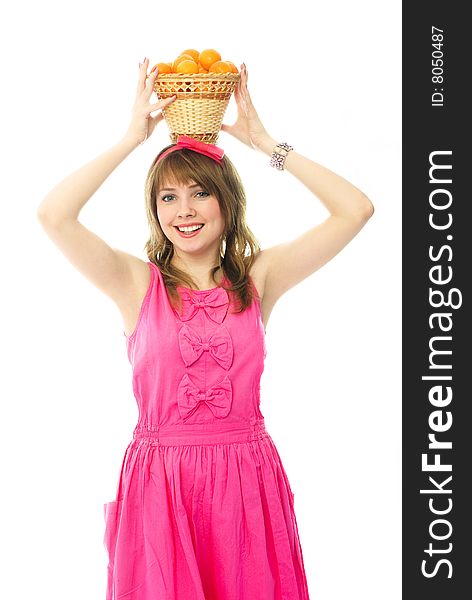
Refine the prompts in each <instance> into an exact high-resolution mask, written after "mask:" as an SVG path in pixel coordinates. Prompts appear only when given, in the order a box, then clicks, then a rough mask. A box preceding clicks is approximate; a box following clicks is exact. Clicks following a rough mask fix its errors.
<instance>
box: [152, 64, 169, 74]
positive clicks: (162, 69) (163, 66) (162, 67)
mask: <svg viewBox="0 0 472 600" xmlns="http://www.w3.org/2000/svg"><path fill="white" fill-rule="evenodd" d="M156 68H157V69H159V74H161V73H172V67H171V66H170V65H169V63H162V62H160V63H157V65H154V66H153V68H152V69H151V73H152V72H153V71H155V69H156Z"/></svg>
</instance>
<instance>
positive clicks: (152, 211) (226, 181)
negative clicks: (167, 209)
mask: <svg viewBox="0 0 472 600" xmlns="http://www.w3.org/2000/svg"><path fill="white" fill-rule="evenodd" d="M171 146H172V144H171V145H170V146H166V147H165V148H163V149H162V150H161V151H160V152H159V154H158V155H157V156H156V158H155V159H154V160H153V162H152V164H151V167H150V168H149V171H148V174H147V177H146V182H145V200H146V216H147V219H148V223H149V230H150V237H149V240H148V241H147V242H146V244H145V246H144V248H145V251H146V254H147V256H148V258H149V261H150V262H153V263H154V264H155V265H156V266H157V267H158V268H159V270H160V271H161V273H162V276H163V279H164V283H165V285H166V288H167V290H168V292H169V295H170V298H171V302H172V304H173V305H174V306H178V307H179V309H180V306H181V302H180V296H179V294H178V292H177V285H184V286H186V287H189V288H196V287H197V286H196V285H195V282H194V281H193V279H192V278H191V276H190V275H188V274H187V273H185V272H184V271H182V270H181V269H178V268H176V267H175V266H173V265H172V264H171V259H172V257H173V255H174V246H173V244H172V243H171V242H170V240H169V239H168V238H167V237H166V235H165V234H164V232H163V231H162V228H161V226H160V223H159V220H158V218H157V202H156V201H157V193H158V191H159V190H160V189H161V187H163V186H164V185H166V184H171V183H172V184H174V185H177V184H180V185H187V184H189V183H191V182H195V183H198V184H199V185H200V186H202V187H203V188H204V189H205V190H206V191H207V192H209V193H210V194H212V195H214V196H215V197H216V198H217V200H218V203H219V205H220V210H221V213H222V215H223V218H224V222H225V228H224V232H223V234H222V236H221V241H220V249H219V264H218V265H215V266H214V267H212V269H211V274H212V279H213V280H214V281H215V274H216V272H217V271H218V269H219V268H220V267H221V269H222V272H223V273H224V275H225V276H226V278H227V280H228V282H229V285H228V286H226V285H225V284H224V282H222V283H221V284H220V285H221V287H223V288H224V289H226V290H227V291H228V292H229V293H230V294H231V295H232V296H231V297H232V298H233V301H235V300H237V301H238V303H239V308H238V309H237V310H236V311H235V312H241V311H243V310H245V309H246V308H247V307H248V306H250V304H251V303H252V301H253V298H254V295H255V294H256V295H257V290H256V289H255V287H254V286H253V285H251V281H250V279H249V271H250V269H251V267H252V265H253V263H254V260H255V257H256V254H257V253H258V252H260V246H259V243H258V241H257V239H256V238H255V236H254V235H253V233H252V231H251V230H250V228H249V227H248V225H247V223H246V194H245V191H244V187H243V184H242V181H241V179H240V177H239V174H238V172H237V171H236V169H235V167H234V165H233V163H232V162H231V161H230V160H229V158H228V157H227V156H226V155H225V156H224V157H223V159H222V162H221V164H218V163H217V162H216V161H215V160H213V159H212V158H210V157H208V156H205V155H203V154H199V153H197V152H194V151H192V150H188V149H187V148H183V149H181V150H177V151H174V152H170V153H169V154H168V155H167V156H166V157H165V158H163V159H162V160H161V161H160V162H159V163H158V162H157V161H158V159H159V156H160V155H161V154H162V153H163V152H164V151H165V150H167V149H168V148H170V147H171ZM216 283H217V282H216V281H215V284H216Z"/></svg>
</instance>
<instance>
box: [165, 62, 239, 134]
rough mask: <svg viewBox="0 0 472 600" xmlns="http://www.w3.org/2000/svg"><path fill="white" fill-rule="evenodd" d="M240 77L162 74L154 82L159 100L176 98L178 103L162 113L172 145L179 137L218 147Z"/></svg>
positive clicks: (233, 75)
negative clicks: (221, 130)
mask: <svg viewBox="0 0 472 600" xmlns="http://www.w3.org/2000/svg"><path fill="white" fill-rule="evenodd" d="M239 78H240V74H239V73H199V74H195V75H184V74H182V73H169V74H167V73H162V74H161V75H158V76H157V78H156V80H155V82H154V91H155V92H156V94H157V97H158V98H159V99H164V98H169V97H170V96H173V95H174V94H176V96H177V99H176V100H175V101H174V102H172V103H171V104H169V106H167V107H166V108H164V109H163V110H162V115H163V116H164V118H165V120H166V122H167V126H168V128H169V134H170V139H171V140H172V143H174V144H175V143H176V142H177V138H178V136H179V135H187V136H188V137H191V138H194V139H195V140H198V141H200V142H205V143H207V144H216V142H217V141H218V135H219V133H220V129H221V124H222V122H223V117H224V114H225V111H226V107H227V106H228V103H229V99H230V98H231V94H232V93H233V92H234V89H235V87H236V85H237V83H238V81H239Z"/></svg>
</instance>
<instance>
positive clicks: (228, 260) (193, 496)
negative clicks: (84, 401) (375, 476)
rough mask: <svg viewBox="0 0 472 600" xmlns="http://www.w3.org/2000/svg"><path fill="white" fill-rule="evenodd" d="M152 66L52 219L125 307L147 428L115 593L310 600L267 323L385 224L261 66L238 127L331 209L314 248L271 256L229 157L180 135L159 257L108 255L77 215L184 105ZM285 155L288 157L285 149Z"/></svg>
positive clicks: (164, 187) (112, 580)
mask: <svg viewBox="0 0 472 600" xmlns="http://www.w3.org/2000/svg"><path fill="white" fill-rule="evenodd" d="M147 68H148V61H147V59H145V61H144V62H143V63H142V64H140V67H139V69H140V70H139V81H138V89H137V94H136V101H135V104H134V109H133V114H132V119H131V123H130V125H129V128H128V130H127V132H126V134H125V135H124V137H123V138H122V139H121V141H120V142H119V143H118V144H116V145H115V146H113V147H112V148H111V149H110V150H108V151H107V152H105V153H104V154H102V155H101V156H99V157H98V158H96V159H95V160H93V161H92V162H90V163H89V164H87V165H85V166H84V167H82V168H81V169H80V170H78V171H77V172H75V173H73V174H72V175H70V176H69V177H68V178H67V179H65V180H64V181H62V182H61V183H60V184H58V185H57V186H56V187H55V188H54V189H53V190H52V191H51V192H50V193H49V194H48V195H47V197H46V198H45V199H44V200H43V202H42V203H41V205H40V207H39V210H38V217H39V219H40V222H41V224H42V225H43V227H44V229H45V231H46V232H47V234H48V235H49V236H50V238H51V239H52V240H53V242H54V243H55V244H56V245H57V246H58V247H59V249H60V250H61V251H62V252H63V253H64V254H65V255H66V256H67V257H68V259H69V260H70V261H71V262H72V263H73V264H74V265H75V267H76V268H77V269H79V270H80V271H81V272H82V273H83V274H84V275H85V276H86V277H87V278H88V279H89V280H90V281H91V282H92V283H94V284H95V285H96V286H97V287H98V288H99V289H101V290H102V291H103V292H104V293H105V294H107V295H108V296H109V297H110V298H111V299H112V300H114V302H115V303H116V305H117V306H118V308H119V309H120V311H121V314H122V317H123V323H124V331H123V333H124V336H125V341H126V346H127V352H128V357H129V360H130V362H131V364H132V367H133V391H134V394H135V397H136V400H137V402H138V406H139V420H138V424H137V425H136V427H135V429H134V432H133V440H132V441H131V442H130V444H129V445H128V447H127V449H126V452H125V456H124V459H123V464H122V468H121V473H120V480H119V484H118V488H117V494H116V498H115V499H114V500H113V501H111V502H107V503H106V504H105V505H104V509H105V536H104V542H105V546H106V548H107V551H108V556H109V563H108V584H107V600H112V599H115V598H121V597H123V598H124V597H126V598H127V600H150V599H151V598H152V599H153V600H154V599H155V598H160V599H162V600H170V599H175V598H185V599H186V600H193V599H195V600H197V599H198V600H204V599H205V598H207V599H208V598H212V599H218V600H230V599H231V600H234V599H236V598H238V599H239V598H241V599H248V600H252V599H253V598H254V599H256V598H257V599H258V600H269V599H270V600H276V599H282V598H284V599H285V600H288V599H293V600H295V599H297V600H298V599H307V598H309V594H308V587H307V581H306V574H305V570H304V565H303V557H302V551H301V546H300V541H299V537H298V531H297V523H296V518H295V512H294V504H293V493H292V491H291V488H290V483H289V480H288V477H287V475H286V473H285V470H284V468H283V465H282V462H281V460H280V457H279V455H278V452H277V449H276V447H275V445H274V443H273V441H272V439H271V437H270V435H269V434H268V432H267V430H266V429H265V425H264V417H263V416H262V414H261V412H260V408H259V399H260V396H259V392H260V387H259V383H260V377H261V375H262V371H263V368H264V358H265V355H266V348H265V338H264V335H265V328H266V325H267V321H268V319H269V315H270V313H271V311H272V308H273V307H274V304H275V303H276V302H277V300H278V299H279V298H280V297H281V296H282V294H284V293H285V292H286V291H287V290H289V289H290V288H292V287H293V286H295V285H296V284H297V283H299V282H300V281H302V280H303V279H305V278H306V277H308V276H309V275H310V274H312V273H313V272H314V271H316V270H317V269H319V268H320V267H322V266H323V265H324V264H325V263H327V262H328V261H329V260H330V259H331V258H333V256H335V255H336V254H337V253H338V252H339V251H340V250H341V249H342V248H343V247H344V246H345V245H346V244H347V243H348V242H349V241H350V240H351V239H352V238H353V237H354V236H355V235H356V234H357V233H358V232H359V231H360V230H361V229H362V227H363V226H364V225H365V223H366V222H367V221H368V219H369V218H370V217H371V216H372V214H373V206H372V204H371V202H370V201H369V199H368V198H367V197H366V196H365V195H364V194H363V193H362V192H361V191H360V190H358V189H357V188H355V187H354V186H353V185H352V184H350V183H349V182H347V181H346V180H345V179H343V178H342V177H340V176H338V175H336V174H335V173H333V172H331V171H329V170H328V169H326V168H324V167H322V166H321V165H319V164H316V163H315V162H313V161H311V160H310V159H308V158H306V157H304V156H302V155H300V154H298V153H297V152H295V151H294V150H293V149H291V148H290V147H288V146H286V145H285V149H280V147H279V146H278V145H277V144H276V141H275V139H273V138H272V137H270V136H269V134H268V133H267V132H266V130H265V128H264V126H263V125H262V123H261V121H260V119H259V117H258V115H257V112H256V110H255V108H254V106H253V104H252V101H251V98H250V95H249V92H248V88H247V70H246V67H245V65H244V64H243V65H241V79H240V82H239V83H238V86H237V88H236V90H235V100H236V103H237V109H238V117H237V120H236V122H235V123H234V124H233V125H231V126H229V125H223V126H222V130H223V131H225V132H227V133H229V134H231V135H233V136H235V137H236V138H237V139H238V140H240V141H241V142H242V143H244V144H246V145H247V146H249V147H250V148H251V149H257V150H260V151H262V152H264V153H265V154H267V155H272V160H271V164H272V165H273V166H277V165H278V168H285V169H286V170H288V171H290V172H291V173H292V174H293V175H294V176H295V177H297V178H298V179H299V180H300V181H301V182H302V183H303V184H305V185H306V186H307V187H308V189H310V190H311V191H312V193H313V194H314V195H315V196H316V197H317V198H319V199H320V200H321V201H322V202H323V204H324V205H325V206H326V208H327V209H328V210H329V212H330V216H329V218H327V219H326V221H324V222H323V223H321V224H318V225H316V226H314V227H312V228H310V229H308V230H307V231H306V232H305V233H304V234H303V235H301V236H300V237H298V238H297V239H295V240H293V241H289V242H285V243H282V244H279V245H276V246H273V247H271V248H267V249H264V250H261V249H260V248H259V246H258V244H257V241H256V240H255V238H254V236H253V235H252V233H251V231H250V229H249V227H248V226H247V224H246V220H245V209H246V200H245V195H244V190H243V186H242V184H241V182H240V180H239V177H238V174H237V172H236V170H235V169H234V167H233V165H232V163H231V162H230V160H229V159H228V157H227V156H225V155H224V151H223V150H222V149H221V148H218V147H217V146H214V145H211V144H203V143H201V142H196V141H194V140H191V139H189V138H187V137H186V136H181V137H180V138H179V140H178V143H177V144H173V145H171V146H168V147H167V148H164V149H163V150H162V151H161V152H160V153H159V154H158V155H157V157H156V159H155V160H154V161H153V164H152V165H151V168H150V170H149V173H148V177H147V181H146V202H147V217H148V220H149V226H150V233H151V235H150V239H149V240H148V242H147V244H146V253H147V255H148V258H149V260H148V261H147V262H146V261H143V260H141V259H139V258H138V257H136V256H133V255H130V254H127V253H125V252H122V251H119V250H117V249H115V248H111V247H110V246H108V245H107V244H106V243H105V242H104V241H103V240H101V239H100V238H99V237H97V236H96V235H95V234H93V233H92V232H91V231H89V230H88V229H86V228H85V227H84V226H83V225H82V224H81V223H80V222H79V220H78V216H79V213H80V210H81V209H82V207H83V206H84V205H85V203H86V202H87V201H88V200H89V199H90V197H91V196H92V195H93V194H94V193H95V191H96V190H97V189H98V188H99V187H100V185H101V184H102V183H103V182H104V181H105V179H106V178H107V177H108V176H109V175H110V173H111V172H112V171H113V170H114V169H115V168H116V167H117V166H118V165H119V164H120V163H121V162H122V161H123V160H124V159H125V158H126V157H127V156H128V155H129V154H130V153H131V152H132V150H133V149H135V148H136V147H137V146H138V145H139V144H142V143H143V142H144V141H145V140H146V139H147V138H148V137H149V136H150V135H151V133H152V132H153V130H154V129H155V127H156V125H157V123H159V122H160V121H161V120H162V118H163V117H162V113H161V112H158V114H157V115H156V116H155V117H151V114H150V113H152V112H154V111H157V110H159V111H160V110H161V109H163V108H165V107H166V106H168V105H169V104H170V103H172V102H174V101H175V97H173V98H169V99H167V100H162V101H159V102H157V103H156V104H150V97H151V94H152V90H153V83H154V78H155V75H156V73H157V71H155V72H154V73H153V74H151V75H149V76H147V75H146V73H147ZM276 146H277V147H276Z"/></svg>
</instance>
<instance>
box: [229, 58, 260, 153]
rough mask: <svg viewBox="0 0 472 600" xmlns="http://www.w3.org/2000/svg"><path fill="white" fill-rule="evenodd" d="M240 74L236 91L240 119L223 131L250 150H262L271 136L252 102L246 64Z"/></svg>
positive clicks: (235, 96)
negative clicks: (264, 143) (248, 87)
mask: <svg viewBox="0 0 472 600" xmlns="http://www.w3.org/2000/svg"><path fill="white" fill-rule="evenodd" d="M240 73H241V78H240V80H239V82H238V85H237V86H236V88H235V90H234V98H235V100H236V105H237V109H238V117H237V119H236V122H235V123H234V124H233V125H224V124H223V125H222V126H221V130H222V131H226V132H227V133H230V134H231V135H233V136H234V137H235V138H237V139H238V140H239V141H240V142H243V144H246V145H247V146H249V147H250V148H260V147H261V146H262V144H263V142H264V141H265V140H267V138H269V134H268V133H267V131H266V130H265V128H264V125H262V122H261V120H260V119H259V116H258V114H257V112H256V109H255V108H254V105H253V103H252V101H251V96H250V95H249V91H248V89H247V79H248V76H247V69H246V65H245V64H244V63H243V64H242V65H241V69H240Z"/></svg>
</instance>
